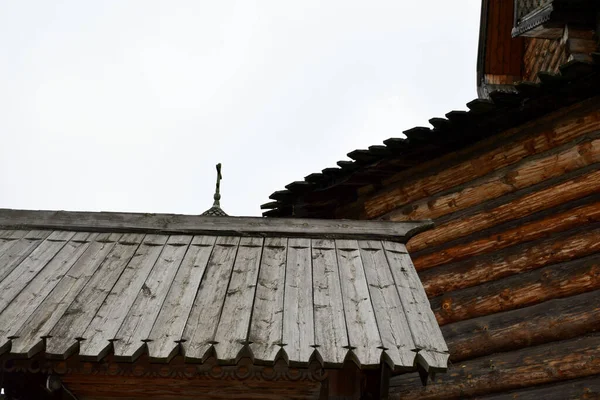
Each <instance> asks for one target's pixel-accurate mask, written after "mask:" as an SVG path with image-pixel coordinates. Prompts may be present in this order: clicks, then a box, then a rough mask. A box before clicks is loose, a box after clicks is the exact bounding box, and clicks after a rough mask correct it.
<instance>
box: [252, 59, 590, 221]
mask: <svg viewBox="0 0 600 400" xmlns="http://www.w3.org/2000/svg"><path fill="white" fill-rule="evenodd" d="M593 57H594V62H593V63H585V62H580V61H571V62H568V63H566V64H565V65H563V66H562V67H561V68H560V73H559V74H549V73H540V74H539V75H538V77H539V79H540V83H536V84H534V83H527V82H524V83H520V84H517V85H515V92H514V93H506V92H500V91H496V92H492V93H491V94H490V98H491V100H480V99H476V100H473V101H471V102H470V103H468V104H467V107H468V108H469V111H451V112H449V113H448V114H446V118H432V119H430V120H429V122H430V124H431V125H432V126H433V128H425V127H416V128H412V129H409V130H407V131H404V134H405V135H406V139H401V138H391V139H388V140H385V141H384V146H380V145H377V146H371V147H369V149H367V150H354V151H352V152H350V153H348V157H350V158H351V159H352V161H339V162H338V163H337V165H338V167H335V168H326V169H324V170H323V171H321V172H320V173H313V174H310V175H308V176H306V177H305V179H304V181H297V182H292V183H290V184H289V185H287V186H286V189H285V190H280V191H277V192H274V193H273V194H271V196H270V199H272V200H274V201H271V202H269V203H266V204H263V205H262V206H261V208H262V209H264V210H267V211H265V212H264V213H263V215H264V216H268V217H287V216H295V217H312V218H330V217H331V216H332V214H333V210H335V209H336V207H339V206H340V205H341V204H347V203H349V202H351V201H352V200H353V199H354V198H355V197H356V196H357V194H356V192H357V189H358V188H360V187H362V186H366V185H374V186H375V187H377V186H379V185H380V182H381V181H382V179H385V178H386V177H389V176H392V175H394V174H396V173H398V172H401V171H403V170H405V169H408V168H410V167H412V166H416V165H419V164H422V163H424V162H427V161H429V160H431V159H433V158H436V157H439V156H442V155H444V154H447V153H450V152H453V151H456V150H459V149H461V148H465V147H467V146H469V145H471V144H473V143H475V142H478V141H480V140H482V139H485V138H487V137H490V136H493V135H495V134H497V133H499V132H502V131H504V130H506V129H509V128H512V127H516V126H519V125H521V124H523V123H525V122H527V121H530V120H533V119H535V118H538V117H540V116H542V115H544V114H547V113H549V112H551V111H554V110H557V109H559V108H561V107H565V106H568V105H571V104H574V103H576V102H579V101H582V100H584V99H587V98H590V97H593V96H597V95H598V93H599V92H600V77H599V73H600V55H599V54H594V55H593Z"/></svg>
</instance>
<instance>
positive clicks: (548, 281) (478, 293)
mask: <svg viewBox="0 0 600 400" xmlns="http://www.w3.org/2000/svg"><path fill="white" fill-rule="evenodd" d="M599 288H600V254H593V255H590V256H587V257H584V258H580V259H578V260H574V261H570V262H566V263H561V264H556V265H552V266H549V267H545V268H541V269H537V270H534V271H530V272H526V273H523V274H519V275H516V276H510V277H508V278H504V279H500V280H498V281H495V282H491V283H488V284H486V285H481V286H475V287H472V288H467V289H462V290H458V291H456V292H451V293H447V294H445V295H443V296H440V297H436V298H433V299H431V307H432V309H433V310H434V311H435V314H436V318H437V320H438V322H439V324H440V325H445V324H449V323H451V322H456V321H462V320H466V319H469V318H476V317H479V316H483V315H490V314H494V313H498V312H501V311H507V310H512V309H515V308H520V307H525V306H528V305H533V304H538V303H541V302H543V301H546V300H550V299H555V298H561V297H567V296H573V295H576V294H580V293H585V292H589V291H592V290H596V289H599Z"/></svg>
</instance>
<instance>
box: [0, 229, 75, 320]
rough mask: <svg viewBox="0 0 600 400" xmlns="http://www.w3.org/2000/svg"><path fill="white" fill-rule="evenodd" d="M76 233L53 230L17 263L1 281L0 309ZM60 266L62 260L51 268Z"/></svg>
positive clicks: (23, 287)
mask: <svg viewBox="0 0 600 400" xmlns="http://www.w3.org/2000/svg"><path fill="white" fill-rule="evenodd" d="M74 234H75V233H74V232H63V231H55V232H52V233H51V234H50V235H49V236H48V237H47V238H46V240H44V241H43V242H42V243H40V244H39V246H37V247H36V248H35V250H33V251H32V252H31V254H30V255H29V256H27V258H25V259H24V260H23V262H21V263H20V264H18V265H15V267H14V269H13V270H12V271H11V272H10V273H9V274H7V275H6V276H5V277H4V279H2V281H1V282H0V311H2V310H4V309H5V308H6V306H8V305H9V304H10V303H11V301H12V300H13V299H14V298H15V297H16V296H17V295H18V294H19V293H20V292H21V291H22V290H23V289H25V287H26V286H27V285H28V284H29V282H30V281H31V280H32V279H33V278H34V277H35V276H36V275H37V274H38V273H39V272H40V271H41V270H42V269H43V268H44V267H45V266H46V264H48V263H50V261H51V260H52V259H53V258H54V257H55V256H56V255H57V254H58V253H59V252H60V250H61V249H62V248H63V247H64V246H65V244H66V243H67V241H69V240H70V239H71V238H72V237H73V236H74ZM66 254H67V255H68V254H69V253H68V252H67V253H66ZM59 266H60V262H59V263H54V264H52V266H51V268H52V267H54V268H56V267H59Z"/></svg>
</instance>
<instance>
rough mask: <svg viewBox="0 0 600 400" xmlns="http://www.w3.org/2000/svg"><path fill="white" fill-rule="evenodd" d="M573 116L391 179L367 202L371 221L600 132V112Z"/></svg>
mask: <svg viewBox="0 0 600 400" xmlns="http://www.w3.org/2000/svg"><path fill="white" fill-rule="evenodd" d="M575 108H576V107H575ZM572 111H573V110H571V109H564V110H561V111H560V112H558V113H556V115H550V116H548V118H546V119H544V118H542V119H538V120H536V121H533V122H532V123H530V124H528V125H523V126H521V127H519V128H517V129H514V130H511V131H507V132H504V133H503V134H501V135H498V136H497V137H495V138H494V140H496V142H495V146H493V147H492V148H491V149H487V150H485V151H477V149H478V147H477V146H472V147H471V148H469V149H466V150H465V151H463V152H460V153H456V154H452V155H450V156H448V157H446V158H447V160H445V161H446V162H445V163H441V162H439V161H438V160H432V163H435V167H433V166H429V168H427V167H428V165H423V166H419V168H415V169H413V171H407V172H405V173H400V174H398V175H397V176H395V177H392V178H389V179H387V180H385V181H384V182H383V188H382V189H381V190H380V191H379V192H377V193H375V194H373V195H370V196H369V197H368V198H367V199H365V205H364V209H365V217H366V218H377V217H380V218H381V217H384V218H385V214H386V213H388V212H390V211H393V210H394V209H397V208H399V207H403V206H405V205H407V204H410V203H412V202H414V201H417V200H419V199H424V198H428V197H431V196H433V195H435V194H436V193H440V192H442V191H444V190H449V189H452V188H453V187H456V186H458V185H461V184H464V183H466V182H470V181H473V180H475V179H477V178H480V177H483V176H485V175H488V174H490V173H492V172H494V171H497V170H499V169H501V168H505V167H507V166H509V165H512V164H515V163H517V162H519V161H521V160H523V159H525V158H527V157H531V156H534V155H536V154H539V153H543V152H545V151H548V150H550V149H552V148H556V147H558V146H561V145H564V144H566V143H569V142H571V141H573V140H575V139H577V138H578V137H580V136H582V135H585V134H588V133H590V132H594V131H596V130H598V129H599V128H600V112H598V111H592V112H589V113H587V115H585V116H581V115H571V116H570V115H569V113H570V112H572ZM536 126H537V127H536ZM528 131H534V132H535V133H534V134H529V135H523V136H522V137H520V138H518V139H517V140H514V139H512V140H505V141H504V142H502V138H509V137H512V136H514V135H515V132H521V133H524V132H528ZM415 170H419V171H421V174H418V173H415Z"/></svg>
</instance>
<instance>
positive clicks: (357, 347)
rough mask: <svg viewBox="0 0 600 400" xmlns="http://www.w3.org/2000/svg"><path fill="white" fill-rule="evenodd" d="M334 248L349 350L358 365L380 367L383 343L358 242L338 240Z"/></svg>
mask: <svg viewBox="0 0 600 400" xmlns="http://www.w3.org/2000/svg"><path fill="white" fill-rule="evenodd" d="M335 245H336V251H337V257H338V263H339V269H340V279H341V284H342V296H343V298H344V313H345V316H346V326H347V327H348V341H349V342H350V346H351V347H350V348H351V349H352V353H353V354H355V355H356V358H357V361H358V365H361V363H364V364H367V365H369V364H370V365H377V364H379V363H380V361H381V356H382V353H383V343H382V342H381V336H380V334H379V330H378V326H377V321H376V319H375V311H374V310H373V304H372V303H371V298H370V294H369V287H368V285H367V278H366V276H365V271H364V267H363V263H362V260H361V258H360V250H359V247H358V242H357V241H355V240H336V241H335Z"/></svg>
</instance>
